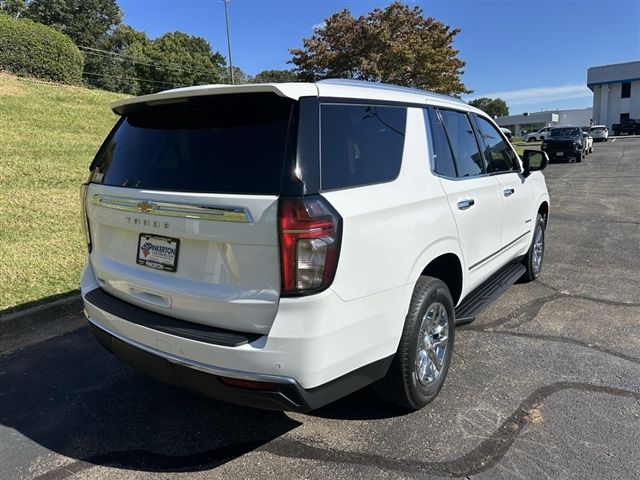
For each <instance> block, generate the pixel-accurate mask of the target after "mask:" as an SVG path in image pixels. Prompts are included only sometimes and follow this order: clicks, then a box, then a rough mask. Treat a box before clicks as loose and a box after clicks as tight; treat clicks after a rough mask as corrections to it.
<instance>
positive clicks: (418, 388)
mask: <svg viewBox="0 0 640 480" xmlns="http://www.w3.org/2000/svg"><path fill="white" fill-rule="evenodd" d="M435 302H439V303H441V304H442V305H444V307H445V308H446V310H447V316H448V322H449V336H448V343H447V352H446V354H445V357H444V366H443V369H442V372H441V374H440V376H439V377H438V379H437V380H436V381H434V382H433V383H432V384H431V385H429V386H428V387H425V386H424V385H422V384H421V383H420V381H419V380H418V376H417V372H416V362H415V358H416V354H417V350H418V341H417V340H418V335H419V334H420V326H421V324H422V318H423V316H424V315H425V313H426V312H427V310H428V309H429V307H430V306H431V305H432V304H433V303H435ZM412 324H413V325H412V336H411V338H412V344H411V348H410V349H409V359H408V361H409V362H410V363H409V366H410V368H409V372H407V373H408V375H409V378H408V381H409V389H410V392H411V396H412V397H413V399H414V403H415V404H416V406H417V407H420V406H424V405H426V404H427V403H429V402H431V401H432V400H433V399H434V398H435V397H436V396H437V395H438V392H439V391H440V389H441V388H442V385H443V384H444V382H445V379H446V377H447V373H448V371H449V366H450V365H451V356H452V354H453V347H454V341H455V313H454V306H453V300H452V299H451V294H450V293H449V290H448V289H447V288H446V287H444V286H443V287H438V288H435V289H433V290H431V291H429V292H428V294H427V295H426V296H425V297H424V298H423V299H422V302H421V306H420V309H419V310H418V314H417V315H416V316H415V317H414V318H413V319H412Z"/></svg>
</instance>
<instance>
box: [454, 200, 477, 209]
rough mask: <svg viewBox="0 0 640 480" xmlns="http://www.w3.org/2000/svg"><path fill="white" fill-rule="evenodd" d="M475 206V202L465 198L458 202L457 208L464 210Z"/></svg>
mask: <svg viewBox="0 0 640 480" xmlns="http://www.w3.org/2000/svg"><path fill="white" fill-rule="evenodd" d="M475 204H476V201H475V200H474V199H473V198H467V199H464V200H460V201H459V202H458V208H459V209H460V210H466V209H468V208H471V207H473V206H474V205H475Z"/></svg>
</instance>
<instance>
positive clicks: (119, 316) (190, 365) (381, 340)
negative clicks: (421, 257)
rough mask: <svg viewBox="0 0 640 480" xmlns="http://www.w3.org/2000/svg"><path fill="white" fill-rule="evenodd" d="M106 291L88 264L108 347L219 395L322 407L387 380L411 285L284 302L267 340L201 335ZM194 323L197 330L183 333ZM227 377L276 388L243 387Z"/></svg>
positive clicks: (85, 284) (100, 331) (97, 320)
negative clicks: (360, 294) (372, 292)
mask: <svg viewBox="0 0 640 480" xmlns="http://www.w3.org/2000/svg"><path fill="white" fill-rule="evenodd" d="M100 288H101V287H100V285H99V284H98V283H97V281H96V279H95V276H94V275H93V271H92V268H91V266H90V264H88V265H87V266H86V268H85V271H84V273H83V278H82V282H81V291H82V297H83V300H84V306H85V312H86V315H87V318H88V319H89V321H90V323H91V325H92V330H93V331H94V333H96V336H97V337H98V339H100V341H101V342H102V344H103V345H105V347H107V349H108V350H109V351H111V352H112V353H114V354H115V355H116V356H118V357H119V358H121V359H122V360H123V361H124V362H126V363H128V364H130V365H132V366H134V367H135V368H138V369H140V370H142V371H143V372H146V373H148V374H150V375H151V376H154V377H156V378H159V379H160V380H163V381H167V382H168V383H172V384H176V385H183V386H185V387H187V388H189V389H191V390H194V391H196V392H200V393H202V394H205V395H207V396H209V397H212V398H216V399H220V400H226V401H229V402H233V403H238V404H243V405H248V406H253V407H262V408H269V409H278V410H282V409H284V410H298V411H306V410H310V409H314V408H318V407H320V406H322V405H324V404H326V403H329V402H331V401H333V400H335V399H337V398H340V397H342V396H345V395H347V394H349V393H351V392H353V391H356V390H358V389H360V388H362V387H364V386H365V385H367V384H369V383H372V382H374V381H376V380H378V379H380V378H382V377H383V376H384V375H385V373H386V371H387V369H388V366H389V364H390V362H391V359H392V358H393V355H394V354H395V351H396V349H397V346H398V341H399V335H400V333H401V324H402V321H403V316H401V315H399V314H398V312H399V311H402V309H403V307H402V303H403V295H404V289H398V290H397V291H396V290H392V291H387V292H383V293H382V294H377V295H372V296H368V297H365V298H363V299H358V300H354V301H350V302H345V301H342V300H341V299H340V298H339V297H338V296H337V295H336V294H335V293H334V292H332V291H331V290H326V291H325V292H322V293H319V294H317V295H311V296H308V297H302V298H299V299H281V300H280V306H279V309H278V313H277V316H276V318H275V320H274V323H273V325H272V326H271V329H270V331H269V333H268V334H267V335H262V334H255V333H254V334H246V333H242V332H232V331H229V330H222V331H213V332H211V331H203V330H202V329H200V328H198V327H201V326H199V325H197V324H194V323H191V322H185V321H181V320H177V319H175V318H172V317H168V316H165V315H163V314H160V313H157V312H149V311H147V310H145V309H141V308H140V307H137V306H134V305H132V304H130V303H128V302H126V301H123V300H120V299H118V298H115V297H113V296H111V295H108V294H106V293H105V292H102V291H101V290H100ZM99 292H102V293H103V294H101V295H96V293H99ZM105 296H106V297H110V298H109V299H108V301H106V300H105V298H104V297H105ZM101 298H102V300H100V299H101ZM167 313H169V311H168V312H167ZM158 317H164V319H163V318H158ZM396 320H397V321H396ZM396 323H397V325H396ZM185 324H186V325H185ZM189 325H190V326H191V327H194V328H188V329H186V330H185V326H189ZM210 330H211V329H210ZM213 330H216V329H213ZM243 336H244V337H246V341H243V339H242V338H241V337H243ZM239 337H240V338H239ZM223 378H234V379H241V380H249V381H253V382H267V383H273V384H276V387H277V388H275V389H274V387H273V386H270V387H269V388H271V390H270V391H262V390H258V391H257V390H256V388H238V387H237V386H229V385H228V384H225V383H224V380H222V379H223ZM285 392H286V393H285ZM292 392H295V393H292Z"/></svg>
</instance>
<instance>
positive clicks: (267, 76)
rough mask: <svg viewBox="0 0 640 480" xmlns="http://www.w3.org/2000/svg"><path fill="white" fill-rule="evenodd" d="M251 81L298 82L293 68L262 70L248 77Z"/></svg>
mask: <svg viewBox="0 0 640 480" xmlns="http://www.w3.org/2000/svg"><path fill="white" fill-rule="evenodd" d="M250 81H251V83H278V82H299V81H300V80H298V76H297V75H296V74H295V72H294V71H293V70H263V71H262V72H260V73H257V74H256V75H255V76H254V77H253V78H251V79H250Z"/></svg>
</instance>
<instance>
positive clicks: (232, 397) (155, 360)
mask: <svg viewBox="0 0 640 480" xmlns="http://www.w3.org/2000/svg"><path fill="white" fill-rule="evenodd" d="M89 325H90V327H91V330H92V332H93V334H94V335H95V336H96V338H97V339H98V341H99V342H100V343H101V344H102V345H103V346H104V347H105V348H106V349H107V350H108V351H109V352H111V353H112V354H114V355H115V356H116V357H117V358H118V359H120V360H121V361H123V362H124V363H126V364H128V365H130V366H132V367H134V368H135V369H137V370H140V371H141V372H143V373H145V374H147V375H149V376H151V377H153V378H156V379H157V380H160V381H162V382H164V383H167V384H170V385H177V386H181V387H184V388H187V389H189V390H191V391H194V392H196V393H199V394H201V395H204V396H207V397H209V398H213V399H216V400H221V401H224V402H229V403H234V404H237V405H244V406H248V407H255V408H263V409H268V410H286V411H298V412H307V411H310V410H314V409H316V408H319V407H321V406H323V405H326V404H328V403H331V402H333V401H335V400H337V399H339V398H341V397H344V396H345V395H348V394H349V393H352V392H354V391H356V390H359V389H360V388H362V387H364V386H366V385H368V384H369V383H371V382H373V381H375V380H377V379H379V378H382V377H383V376H384V374H385V373H386V371H387V370H388V368H389V365H390V364H391V361H392V359H393V357H389V358H385V359H382V360H379V361H377V362H374V363H372V364H370V365H366V366H365V367H362V368H360V369H358V370H357V371H354V372H351V373H349V374H347V375H345V376H343V377H340V378H337V379H335V380H333V381H331V382H329V383H327V384H325V385H321V386H319V387H316V388H312V389H308V390H305V389H303V388H302V387H301V386H300V385H298V383H297V382H296V381H295V380H293V379H292V378H287V377H280V376H269V375H263V374H256V373H250V372H238V371H233V370H225V369H221V368H218V367H214V366H211V365H205V364H201V363H199V362H194V361H192V360H188V359H186V358H183V357H179V356H176V355H172V354H167V353H166V352H162V351H160V350H156V349H154V348H152V347H149V346H146V345H142V344H139V343H137V342H134V341H132V340H131V339H127V338H124V337H122V336H120V335H118V334H117V333H116V332H113V331H110V330H109V329H108V328H106V327H104V326H103V325H100V324H99V323H98V322H95V321H93V320H91V319H89ZM229 379H233V380H242V381H243V384H240V385H238V383H237V382H236V384H231V385H230V384H229V383H225V382H229Z"/></svg>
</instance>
